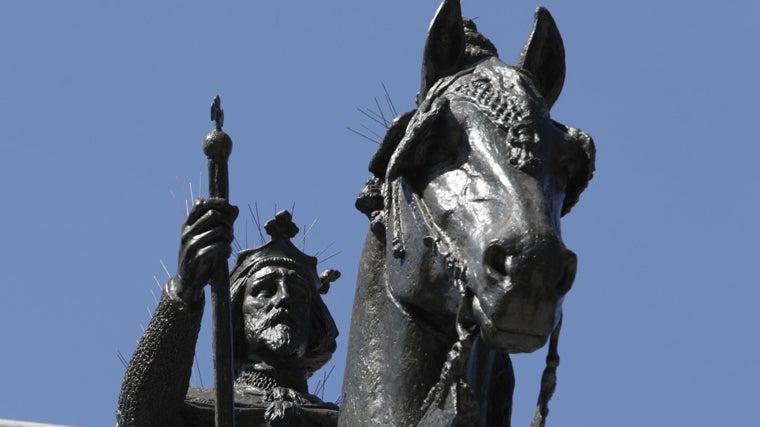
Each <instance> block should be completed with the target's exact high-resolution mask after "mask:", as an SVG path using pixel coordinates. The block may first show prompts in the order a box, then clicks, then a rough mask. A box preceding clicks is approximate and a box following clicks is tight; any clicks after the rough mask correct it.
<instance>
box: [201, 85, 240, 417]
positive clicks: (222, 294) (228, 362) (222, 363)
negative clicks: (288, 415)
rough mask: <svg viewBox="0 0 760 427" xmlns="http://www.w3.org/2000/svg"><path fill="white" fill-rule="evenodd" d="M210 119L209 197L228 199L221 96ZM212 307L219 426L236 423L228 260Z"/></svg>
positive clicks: (220, 264)
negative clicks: (212, 122) (211, 123)
mask: <svg viewBox="0 0 760 427" xmlns="http://www.w3.org/2000/svg"><path fill="white" fill-rule="evenodd" d="M211 120H213V121H214V122H215V123H216V126H215V128H214V130H212V131H211V132H210V133H209V134H208V135H207V136H206V139H205V140H204V141H203V152H204V153H205V154H206V157H208V176H209V197H215V198H222V199H225V200H228V199H229V175H228V170H227V159H229V156H230V153H231V152H232V140H231V139H230V137H229V135H227V134H226V133H224V132H223V131H222V126H223V123H224V111H223V110H222V108H221V100H220V99H219V96H216V97H215V98H214V102H213V103H212V104H211ZM211 304H212V308H213V323H212V331H213V339H214V387H215V389H216V403H215V408H214V409H215V418H214V420H215V425H216V427H234V426H235V408H234V402H235V400H234V390H233V386H232V323H231V321H230V317H231V316H230V278H229V271H228V269H227V259H226V258H223V257H219V259H217V260H216V266H215V268H214V273H213V275H212V276H211Z"/></svg>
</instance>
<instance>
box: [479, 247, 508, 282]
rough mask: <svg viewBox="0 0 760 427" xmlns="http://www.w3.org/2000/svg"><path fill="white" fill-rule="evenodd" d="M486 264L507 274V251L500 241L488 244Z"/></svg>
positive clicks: (498, 271) (504, 274)
mask: <svg viewBox="0 0 760 427" xmlns="http://www.w3.org/2000/svg"><path fill="white" fill-rule="evenodd" d="M484 258H485V259H484V260H485V264H486V265H487V266H488V267H489V268H490V269H491V270H493V271H495V272H497V273H499V274H500V275H502V276H507V251H506V249H504V247H502V246H501V245H499V244H498V243H492V244H490V245H488V247H487V248H486V253H485V257H484Z"/></svg>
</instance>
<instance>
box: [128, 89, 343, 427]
mask: <svg viewBox="0 0 760 427" xmlns="http://www.w3.org/2000/svg"><path fill="white" fill-rule="evenodd" d="M214 105H215V106H216V113H217V114H216V115H215V117H213V118H214V119H215V121H216V123H217V124H216V129H215V130H214V131H212V132H211V133H210V134H209V136H208V137H207V139H206V141H205V142H204V151H205V152H206V154H207V155H208V157H209V172H210V176H211V179H210V185H211V191H210V195H211V196H212V197H210V198H209V199H206V200H199V201H198V202H197V203H196V205H195V206H194V207H193V209H192V211H191V212H190V214H189V215H188V217H187V220H186V221H185V223H184V225H183V227H182V237H181V241H180V250H179V261H178V267H177V274H176V275H175V276H174V277H172V278H171V279H169V281H168V282H167V284H166V287H165V289H164V293H163V295H162V297H161V301H160V302H159V304H158V307H157V308H156V311H155V313H154V315H153V318H152V319H151V322H150V324H149V326H148V328H147V329H146V331H145V334H144V335H143V337H142V339H141V340H140V343H139V344H138V347H137V349H136V350H135V352H134V354H133V356H132V359H131V361H130V363H129V366H128V368H127V372H126V374H125V376H124V381H123V383H122V389H121V394H120V396H119V405H118V409H117V415H116V418H117V425H118V426H125V427H126V426H140V427H143V426H203V427H210V426H214V425H216V426H217V427H220V426H227V425H234V424H235V420H236V421H237V425H239V426H304V427H307V426H320V427H322V426H324V427H327V426H335V425H336V424H337V417H338V407H337V406H336V405H335V404H332V403H325V402H323V401H322V400H320V399H319V398H318V397H316V396H314V395H311V394H309V393H308V388H307V383H306V380H307V378H308V377H309V376H311V374H312V373H313V372H314V371H316V370H317V369H319V368H320V367H322V366H323V365H324V364H325V363H326V362H327V361H328V360H329V359H330V357H331V356H332V354H333V352H334V351H335V346H336V344H335V338H336V337H337V335H338V330H337V327H336V326H335V322H334V321H333V318H332V316H331V315H330V312H329V311H328V310H327V307H326V306H325V305H324V303H323V301H322V298H321V296H320V294H321V293H325V292H327V289H328V288H329V285H330V282H332V281H334V280H336V279H337V278H338V277H339V276H340V273H338V272H337V271H336V270H327V271H326V272H324V273H323V274H322V275H318V274H317V270H316V267H317V260H316V258H314V257H311V256H308V255H306V254H304V253H303V252H301V251H300V250H298V249H297V248H296V247H295V246H294V245H293V244H292V243H291V241H290V239H291V238H292V237H294V236H295V235H296V234H297V233H298V227H297V226H296V225H295V224H294V223H293V221H292V218H291V215H290V213H289V212H287V211H282V212H279V213H278V214H277V215H276V217H275V218H274V219H272V220H270V221H269V222H267V224H266V225H265V229H266V231H267V233H268V234H269V235H270V236H271V237H272V240H271V241H270V242H268V243H267V244H265V245H263V246H260V247H258V248H254V249H249V250H245V251H241V252H240V253H238V259H237V264H236V266H235V268H234V269H233V271H232V272H231V273H230V274H229V277H228V276H227V265H226V259H227V258H228V257H229V255H230V253H231V247H230V244H231V242H232V240H233V222H234V221H235V218H236V217H237V215H238V209H237V208H236V207H235V206H232V205H230V204H229V202H228V201H227V172H226V160H227V156H229V151H230V148H231V142H229V137H227V136H226V134H224V133H223V132H222V131H221V120H222V118H221V117H222V112H221V109H220V108H219V105H218V102H216V101H215V104H214ZM213 111H214V110H213V107H212V116H214V114H213ZM228 142H229V144H228ZM209 283H211V284H212V290H213V292H212V296H213V297H214V311H215V313H214V314H215V325H214V335H215V339H216V341H215V350H217V351H216V352H215V364H216V365H217V375H216V381H215V384H216V389H190V390H188V383H189V380H190V373H191V369H192V363H193V356H194V353H195V344H196V341H197V339H198V331H199V329H200V324H201V317H202V315H203V306H204V292H203V290H204V288H205V286H206V285H207V284H209ZM224 335H228V336H229V337H230V338H231V341H230V340H229V338H227V340H226V341H225V340H224ZM220 337H222V338H223V339H222V340H219V338H220ZM220 372H221V375H220ZM227 372H229V374H227ZM225 375H227V376H229V377H230V378H229V379H228V381H229V384H227V385H225V384H224V380H223V379H221V380H220V378H221V377H224V376H225ZM233 375H234V378H235V384H234V386H233V385H232V384H231V379H232V376H233ZM227 387H229V392H226V389H227ZM219 396H222V397H221V399H225V400H226V401H227V402H226V403H224V404H219V400H220V398H219ZM233 400H234V415H233V412H232V410H233Z"/></svg>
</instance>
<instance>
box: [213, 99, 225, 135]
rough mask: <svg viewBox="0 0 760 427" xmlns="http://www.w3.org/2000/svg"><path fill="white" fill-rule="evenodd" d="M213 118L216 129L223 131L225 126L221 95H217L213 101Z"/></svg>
mask: <svg viewBox="0 0 760 427" xmlns="http://www.w3.org/2000/svg"><path fill="white" fill-rule="evenodd" d="M211 120H213V121H214V122H215V123H216V130H217V131H219V132H221V131H222V126H224V110H222V100H221V99H220V98H219V95H217V96H215V97H214V102H212V103H211Z"/></svg>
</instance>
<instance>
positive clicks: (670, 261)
mask: <svg viewBox="0 0 760 427" xmlns="http://www.w3.org/2000/svg"><path fill="white" fill-rule="evenodd" d="M437 3H438V2H437V1H435V0H425V1H422V0H417V1H413V2H410V1H408V0H387V1H384V2H378V1H362V2H357V1H334V2H289V1H282V2H260V1H247V2H242V1H239V2H228V3H225V4H215V5H213V6H212V5H209V4H201V3H200V2H177V1H174V2H170V1H167V2H160V4H159V2H146V1H136V2H95V1H66V2H63V1H27V2H5V3H3V4H2V5H0V53H1V54H2V58H3V60H2V65H0V70H2V71H1V73H0V76H2V79H0V81H2V83H1V84H2V91H1V92H0V124H2V127H3V134H2V136H1V137H0V159H2V162H3V166H2V167H1V168H0V186H1V187H2V188H3V189H4V191H3V196H4V197H3V199H4V202H3V205H2V206H3V209H2V214H0V219H2V223H3V225H4V227H3V238H2V243H3V244H2V246H0V271H2V272H3V279H2V282H0V283H1V284H0V286H1V289H2V290H3V296H2V298H0V343H2V351H1V352H0V418H12V419H23V420H30V421H38V422H51V423H59V424H70V425H77V426H103V425H112V424H113V422H114V415H113V414H114V410H115V406H116V401H117V398H118V392H119V386H120V383H121V379H122V375H123V372H124V367H123V366H122V364H121V362H120V361H119V357H118V354H119V353H121V354H123V355H124V356H125V357H127V358H128V357H129V356H130V355H131V353H132V351H133V349H134V347H135V344H136V341H137V340H138V339H139V337H140V335H141V333H142V332H141V327H142V326H145V325H147V323H148V321H149V311H150V310H152V309H153V308H154V307H155V302H154V297H153V294H155V295H156V296H158V295H159V294H160V290H159V288H158V286H157V285H156V283H155V281H154V276H155V277H156V278H158V280H159V281H160V282H163V281H165V279H166V273H165V272H164V270H163V268H162V266H161V262H160V261H161V260H163V261H164V263H165V264H166V266H167V268H168V269H169V270H170V272H171V273H173V272H174V269H175V268H176V253H177V244H178V235H179V228H180V225H181V223H182V221H183V218H184V215H185V207H184V206H185V200H186V199H188V198H189V197H190V190H189V187H190V183H192V188H193V190H192V191H193V195H197V192H198V188H199V186H200V187H202V188H203V187H205V182H206V179H205V158H204V156H203V154H202V152H201V149H200V142H201V140H202V139H203V137H204V136H205V134H206V132H208V131H209V130H210V129H211V126H212V124H211V122H210V121H209V120H208V107H209V104H210V102H211V99H212V98H213V96H214V95H216V94H219V95H220V96H221V98H222V105H223V107H224V109H225V113H226V124H225V130H226V131H227V132H228V133H229V134H230V135H231V136H232V138H233V141H234V143H235V147H234V149H233V153H232V157H231V159H230V180H231V183H230V193H231V199H232V202H233V203H236V204H237V205H239V206H240V207H241V208H243V211H244V212H245V210H247V205H248V204H251V205H254V204H256V205H257V206H258V208H259V211H260V212H261V216H262V218H264V219H267V218H269V217H271V216H272V215H273V214H274V211H275V209H281V208H291V207H292V206H293V204H295V212H294V214H295V219H296V221H297V222H298V223H299V224H303V226H302V227H301V228H302V229H306V228H309V225H310V224H311V223H312V222H313V221H315V220H316V225H315V226H314V227H312V228H311V231H310V233H309V234H308V236H307V238H306V241H305V248H306V251H307V252H309V253H312V254H313V253H317V252H320V251H324V253H325V254H326V255H332V254H336V253H337V254H336V255H335V256H334V257H332V258H331V259H329V260H328V261H326V262H324V263H323V264H321V265H320V268H338V269H340V270H341V271H342V272H343V273H344V275H343V277H342V278H341V279H340V280H339V281H338V282H337V283H335V284H334V285H333V287H332V290H331V292H330V294H329V295H328V296H327V298H326V300H327V304H328V306H329V307H330V308H331V310H332V312H333V314H334V316H335V318H336V320H337V323H338V325H339V327H340V329H341V337H340V341H339V350H338V353H336V355H335V357H334V359H333V361H332V362H331V363H330V364H328V366H332V367H334V371H333V373H332V375H331V377H330V378H329V379H328V381H327V383H328V384H327V387H326V390H325V396H324V397H325V399H327V400H335V399H337V398H338V396H339V395H340V381H341V378H342V374H343V365H344V362H345V351H346V339H347V337H348V332H349V331H348V322H349V318H350V310H351V304H352V299H353V291H354V281H355V277H356V268H357V265H358V259H359V254H360V250H361V245H362V243H363V239H364V235H365V233H366V229H367V226H368V224H367V221H366V219H365V218H364V217H363V215H361V214H360V213H359V212H357V211H355V209H354V208H353V202H354V199H355V197H356V194H357V193H358V191H359V190H360V188H361V186H362V185H363V183H364V181H365V180H366V179H367V178H368V177H369V173H368V172H367V170H366V167H367V163H368V161H369V159H370V157H371V155H372V154H373V152H374V150H375V149H376V146H375V145H374V144H373V143H372V142H369V141H365V140H363V139H362V138H360V137H358V136H356V135H355V134H353V133H351V132H350V131H348V130H347V127H352V128H356V129H358V128H361V127H362V125H366V126H368V127H370V128H373V129H375V130H376V131H378V132H381V131H382V130H381V128H380V127H379V126H376V125H374V124H373V123H371V122H370V121H369V120H368V119H367V118H365V117H364V116H362V115H361V114H360V113H358V112H357V108H372V107H374V98H379V99H382V97H383V89H382V87H381V83H384V84H385V86H386V87H387V88H388V90H389V92H390V95H391V97H392V99H393V102H394V103H395V106H396V108H397V109H398V110H399V111H406V110H408V109H410V108H411V107H412V105H413V98H414V95H415V93H416V91H417V89H418V86H419V64H420V56H421V52H422V46H423V43H424V36H425V32H426V30H427V27H428V23H429V21H430V19H431V18H432V15H433V12H434V11H435V9H436V7H437ZM570 3H571V2H566V1H559V0H555V1H549V0H547V1H545V2H543V3H536V2H533V1H522V0H515V1H502V2H482V1H481V2H478V1H474V0H469V1H464V2H463V9H464V13H465V15H467V16H470V17H477V20H476V22H477V24H478V26H479V28H480V30H481V31H482V32H483V33H484V34H486V35H487V36H489V37H490V38H491V40H492V41H493V42H494V43H495V44H496V45H497V47H498V48H499V51H500V53H501V58H502V59H503V60H504V61H505V62H507V63H514V62H515V61H516V60H517V57H518V54H519V52H520V49H521V48H522V45H523V43H524V41H525V39H526V37H527V35H528V32H529V31H530V27H531V25H532V16H533V10H534V9H535V7H536V6H538V5H544V6H547V7H548V8H549V10H550V11H551V12H552V14H553V15H554V18H555V20H556V21H557V24H558V26H559V28H560V31H561V33H562V35H563V37H564V40H565V48H566V52H567V68H568V72H567V78H566V82H565V88H564V91H563V93H562V96H561V97H560V99H559V101H558V102H557V103H556V104H555V107H554V109H553V112H552V116H553V118H555V119H556V120H559V121H561V122H563V123H566V124H568V125H571V126H575V127H579V128H581V129H583V130H585V131H587V132H589V133H590V134H591V135H592V136H593V137H594V139H595V141H596V145H597V149H598V156H597V173H596V177H595V179H594V180H593V181H592V182H591V185H590V186H589V188H588V190H587V191H586V192H585V193H584V194H583V196H582V197H581V200H580V203H579V204H578V206H577V207H576V208H575V209H574V210H573V212H572V213H571V214H570V215H568V216H567V217H566V218H565V219H564V222H563V232H564V238H565V243H566V244H567V245H568V246H569V247H570V248H571V249H572V250H573V251H575V252H576V253H577V254H578V257H579V272H578V275H577V278H576V282H575V285H574V288H573V290H572V291H571V293H570V294H569V296H568V298H567V299H566V302H565V321H564V325H563V333H562V338H561V341H560V355H561V357H562V363H561V365H560V368H559V383H558V388H557V392H556V394H555V397H554V400H553V401H552V405H551V414H550V418H549V420H550V425H556V426H579V427H580V426H610V425H612V426H631V427H634V426H644V425H647V426H660V425H662V426H666V425H668V426H669V425H689V426H715V425H740V424H741V425H756V424H760V414H758V412H757V411H755V410H754V406H755V405H756V402H757V388H756V387H757V386H756V385H757V384H758V383H759V382H760V369H759V368H758V367H757V364H756V361H757V360H760V345H758V343H757V340H756V338H755V337H756V336H757V333H756V332H755V329H756V327H757V325H758V321H757V315H756V314H755V313H756V311H757V304H758V300H760V282H759V281H758V274H757V265H758V261H757V255H758V249H757V241H758V238H759V237H760V232H759V231H758V226H757V220H756V217H757V212H758V208H759V207H760V194H759V193H760V192H759V191H758V187H757V185H758V181H759V180H760V172H759V171H758V168H757V162H758V157H760V148H758V142H757V137H756V134H757V132H756V130H755V124H756V121H757V117H756V115H757V114H756V113H757V106H756V102H755V101H756V99H758V98H759V97H760V84H758V79H757V70H758V66H759V65H760V52H759V51H758V46H760V37H759V36H760V31H759V30H758V29H757V22H760V4H759V3H757V2H756V1H755V0H745V1H740V0H729V1H722V2H717V1H705V2H686V1H671V2H660V1H652V0H643V1H639V2H603V1H588V2H572V4H570ZM202 175H203V177H202V178H201V176H202ZM199 181H202V182H201V183H200V184H199ZM205 191H206V190H205V188H203V192H205ZM236 234H237V236H238V240H239V242H240V243H241V245H242V246H253V245H258V244H259V240H258V234H257V232H256V231H255V230H254V228H253V226H252V225H251V222H250V215H246V214H243V215H241V217H240V219H239V220H238V223H237V225H236ZM338 252H339V253H338ZM208 313H210V310H209V311H207V314H208ZM381 327H382V326H381ZM210 348H211V341H210V337H209V333H208V328H206V329H205V330H204V332H203V333H202V335H201V337H200V339H199V342H198V349H197V352H198V358H199V367H200V368H199V371H200V375H198V374H197V373H196V374H194V376H193V380H192V382H193V385H200V383H201V381H202V382H203V383H204V384H205V385H209V384H211V382H212V368H211V362H210V359H211V356H210ZM544 356H545V351H544V350H541V351H539V352H537V353H535V354H530V355H519V356H517V357H515V358H514V364H515V367H516V374H517V389H516V392H515V395H516V398H515V405H516V406H515V414H514V425H528V424H529V419H530V416H531V415H532V411H533V407H534V402H535V398H536V396H537V393H538V384H539V379H540V374H541V369H542V366H543V359H544ZM316 376H321V374H317V375H316Z"/></svg>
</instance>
